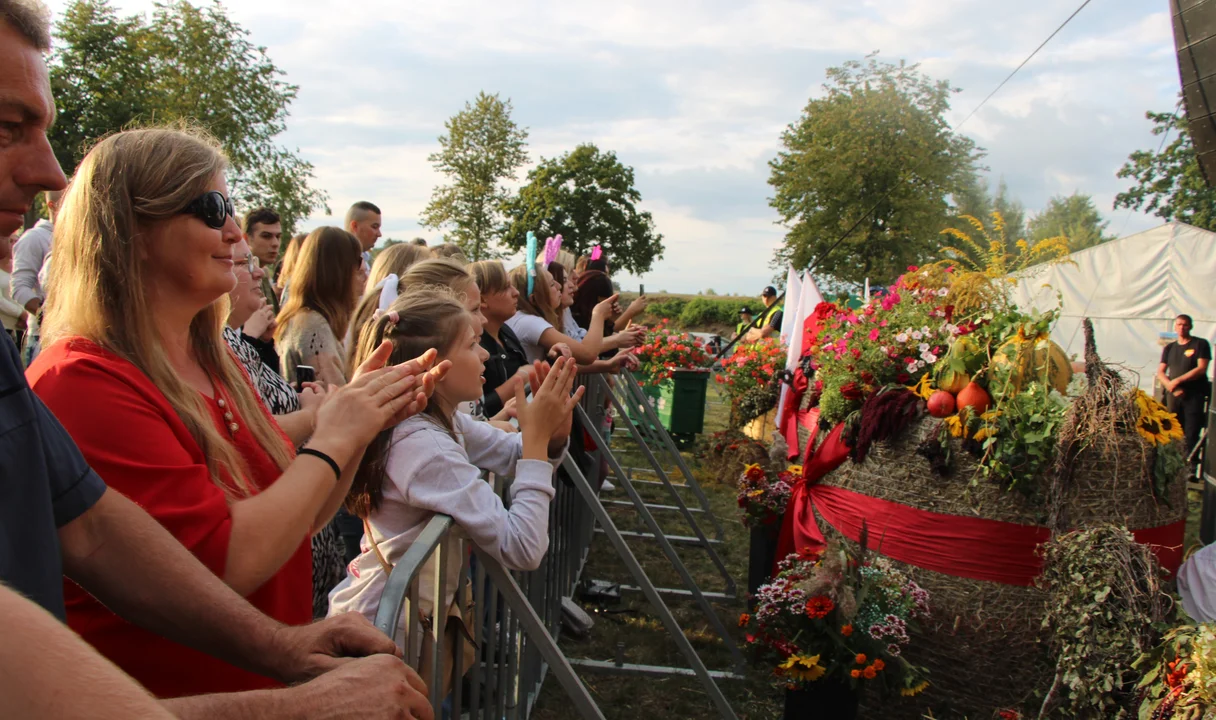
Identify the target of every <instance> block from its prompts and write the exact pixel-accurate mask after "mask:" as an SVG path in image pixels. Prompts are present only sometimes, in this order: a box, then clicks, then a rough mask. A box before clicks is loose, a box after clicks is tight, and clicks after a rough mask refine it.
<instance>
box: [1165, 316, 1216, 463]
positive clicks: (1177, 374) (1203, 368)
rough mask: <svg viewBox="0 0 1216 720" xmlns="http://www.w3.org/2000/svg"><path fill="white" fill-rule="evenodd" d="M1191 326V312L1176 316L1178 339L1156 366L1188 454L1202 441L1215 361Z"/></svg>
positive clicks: (1208, 348)
mask: <svg viewBox="0 0 1216 720" xmlns="http://www.w3.org/2000/svg"><path fill="white" fill-rule="evenodd" d="M1192 327H1194V323H1193V322H1192V321H1191V316H1190V315H1179V316H1178V317H1177V318H1175V319H1174V330H1175V331H1177V333H1178V340H1177V341H1175V342H1172V343H1170V344H1169V345H1166V346H1165V349H1164V350H1163V351H1162V352H1161V365H1160V367H1158V369H1157V380H1158V381H1160V382H1161V386H1162V387H1163V388H1165V405H1166V407H1167V408H1168V409H1169V411H1170V412H1172V413H1174V414H1175V415H1177V416H1178V422H1180V423H1181V424H1182V431H1183V433H1185V434H1186V452H1187V454H1188V455H1189V454H1190V452H1191V450H1193V449H1194V447H1195V444H1196V443H1198V442H1199V433H1200V431H1202V430H1203V426H1204V424H1205V422H1206V418H1205V417H1204V405H1205V404H1206V403H1207V399H1208V395H1209V394H1210V393H1211V386H1210V385H1209V383H1208V363H1210V362H1211V361H1212V347H1211V345H1209V344H1208V341H1207V340H1204V339H1203V338H1197V337H1192V336H1191V328H1192Z"/></svg>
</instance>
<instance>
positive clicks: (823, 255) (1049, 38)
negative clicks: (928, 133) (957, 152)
mask: <svg viewBox="0 0 1216 720" xmlns="http://www.w3.org/2000/svg"><path fill="white" fill-rule="evenodd" d="M1091 2H1093V0H1084V2H1082V3H1081V4H1080V6H1078V7H1077V9H1076V10H1073V12H1072V14H1071V15H1069V16H1068V17H1067V18H1066V19H1065V20H1064V22H1062V23H1060V26H1059V27H1057V28H1056V29H1055V30H1054V31H1052V33H1051V34H1050V35H1048V36H1047V39H1046V40H1044V41H1043V42H1041V43H1039V46H1038V47H1036V48H1035V49H1034V51H1033V52H1031V53H1030V54H1029V55H1027V56H1026V59H1025V60H1023V61H1022V62H1021V63H1019V64H1018V66H1017V67H1016V68H1014V69H1013V72H1011V73H1009V75H1007V76H1006V77H1005V79H1004V80H1002V81H1001V82H1000V84H999V85H997V86H996V87H995V88H993V90H992V92H990V93H988V96H987V97H985V98H984V99H983V100H981V101H980V104H979V105H976V106H975V109H973V110H972V111H971V112H970V113H968V114H967V116H966V117H964V118H963V119H962V120H960V121H959V122H958V124H956V125H955V126H954V127H952V128H951V132H958V130H959V128H961V127H962V126H963V125H964V124H965V123H966V122H967V121H968V120H970V119H971V118H973V117H975V114H976V113H978V112H979V111H980V109H981V108H983V107H984V105H986V104H987V103H988V101H989V100H991V99H992V98H993V96H995V95H996V94H997V93H998V92H1000V91H1001V88H1003V87H1005V85H1006V84H1008V83H1009V81H1010V80H1012V79H1013V76H1014V75H1017V74H1018V71H1020V70H1021V69H1022V68H1024V67H1026V64H1027V63H1029V62H1030V61H1031V60H1033V59H1034V56H1035V55H1038V54H1039V51H1040V50H1042V49H1043V48H1044V47H1046V45H1047V43H1049V42H1051V41H1052V39H1053V38H1055V36H1056V35H1059V34H1060V31H1061V30H1063V29H1064V28H1065V27H1066V26H1067V25H1068V23H1070V22H1072V20H1073V18H1075V17H1076V16H1077V15H1078V14H1080V12H1081V11H1082V10H1084V9H1085V6H1086V5H1089V4H1090V3H1091ZM925 162H926V161H925V160H922V161H921V162H920V163H919V164H917V165H916V166H915V167H914V168H913V169H912V173H910V174H912V175H915V174H916V172H917V171H919V170H920V168H921V166H922V165H924V163H925ZM899 185H900V183H893V184H892V186H891V188H890V189H889V190H887V192H886V193H885V194H884V195H883V196H882V197H881V198H879V200H878V202H876V203H874V205H873V206H872V207H871V208H870V209H869V210H867V211H866V212H864V213H863V214H862V215H861V217H859V218H857V222H855V223H853V225H852V226H850V227H849V229H848V230H846V231H844V233H843V234H842V235H841V236H840V237H839V238H837V239H836V241H835V242H833V243H832V244H831V245H830V246H828V249H827V250H824V251H823V252H822V253H820V254H819V256H818V257H817V258H815V259H814V260H812V261H811V263H810V264H808V265H807V266H806V272H808V273H809V272H812V271H813V270H814V269H815V268H816V267H818V266H819V264H820V263H822V262H823V261H824V260H826V259H827V257H828V255H831V254H832V251H834V250H835V249H836V248H838V247H840V245H841V243H843V242H844V241H845V240H847V239H849V236H850V235H852V234H853V231H854V230H856V229H857V228H858V227H860V226H861V224H862V223H863V222H865V221H866V220H868V219H869V217H870V216H871V215H873V214H874V212H875V211H876V210H878V208H879V206H881V205H882V204H883V203H884V202H886V201H887V200H888V199H889V198H890V197H891V194H892V193H894V192H895V188H896V187H898V186H899ZM784 299H785V293H784V292H783V293H781V295H780V296H778V298H777V300H776V301H775V302H781V301H782V300H784ZM759 319H760V317H759V316H757V317H756V318H755V319H753V320H752V324H751V325H749V326H748V327H746V328H744V329H743V330H742V332H740V333H739V334H738V335H736V336H735V339H733V340H731V341H730V342H729V343H728V344H727V345H726V347H724V348H722V350H720V351H719V352H718V354H717V355H716V356H715V357H714V360H713V362H715V363H716V362H717V361H718V360H719V359H721V358H722V356H723V355H725V354H726V353H727V351H729V350H730V349H731V348H732V347H734V346H735V344H736V343H737V342H739V338H741V337H743V335H744V334H746V333H747V332H748V330H750V329H751V328H752V325H755V324H756V322H757V321H758V320H759Z"/></svg>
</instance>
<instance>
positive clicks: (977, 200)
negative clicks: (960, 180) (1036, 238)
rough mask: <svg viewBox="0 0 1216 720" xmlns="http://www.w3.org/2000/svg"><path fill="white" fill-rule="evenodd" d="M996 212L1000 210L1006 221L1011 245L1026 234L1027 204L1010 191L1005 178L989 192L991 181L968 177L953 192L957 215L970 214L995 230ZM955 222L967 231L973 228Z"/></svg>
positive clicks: (976, 176)
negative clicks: (994, 189)
mask: <svg viewBox="0 0 1216 720" xmlns="http://www.w3.org/2000/svg"><path fill="white" fill-rule="evenodd" d="M994 212H995V213H1000V216H1001V219H1002V220H1004V222H1005V239H1006V241H1007V242H1008V243H1009V245H1010V246H1013V245H1014V244H1016V243H1017V241H1018V240H1021V239H1023V238H1024V237H1025V236H1026V233H1027V227H1026V206H1025V205H1023V204H1022V201H1020V200H1018V199H1017V198H1015V197H1013V195H1011V194H1010V192H1009V186H1008V185H1006V184H1005V178H1001V179H1000V180H999V181H998V182H997V186H996V194H993V193H991V192H990V189H989V186H988V182H987V181H986V180H984V179H983V178H981V177H980V176H978V175H975V176H973V177H971V178H968V179H967V180H965V181H964V185H963V188H962V189H961V190H960V191H956V192H955V193H954V209H953V213H954V214H955V215H956V216H958V215H970V216H971V217H974V218H976V219H978V220H980V221H981V222H983V223H984V225H985V226H987V227H988V228H989V230H992V229H993V228H992V225H993V218H992V213H994ZM954 224H955V225H957V226H958V227H959V229H960V230H963V231H964V232H970V231H971V229H972V228H971V225H970V224H969V223H966V222H960V221H958V220H956V221H955V223H954Z"/></svg>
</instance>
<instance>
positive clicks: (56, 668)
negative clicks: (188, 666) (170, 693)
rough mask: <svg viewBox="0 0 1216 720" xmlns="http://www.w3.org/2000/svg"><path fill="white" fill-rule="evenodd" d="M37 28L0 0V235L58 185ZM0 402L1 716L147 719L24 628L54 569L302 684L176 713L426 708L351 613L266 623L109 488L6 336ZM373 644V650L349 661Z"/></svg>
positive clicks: (33, 11) (175, 636)
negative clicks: (300, 623)
mask: <svg viewBox="0 0 1216 720" xmlns="http://www.w3.org/2000/svg"><path fill="white" fill-rule="evenodd" d="M49 26H50V21H49V13H48V12H47V11H46V9H45V7H43V6H42V5H41V4H40V3H38V2H36V0H0V120H4V121H5V122H6V123H7V126H11V127H7V128H6V129H5V137H6V141H5V142H3V143H0V236H6V235H8V234H9V233H11V232H12V231H13V230H15V229H16V228H17V227H18V226H19V225H20V223H21V222H22V217H23V215H24V214H25V212H26V211H27V210H28V209H29V207H30V204H31V203H32V202H33V200H34V198H35V197H36V196H37V194H38V193H39V192H41V191H46V190H62V189H63V188H64V186H65V185H66V184H67V180H66V178H64V176H63V171H62V170H61V169H60V168H59V163H58V161H57V160H56V159H55V154H54V153H53V152H52V150H51V146H50V143H49V141H48V139H47V134H46V133H47V129H48V128H49V127H50V125H51V122H52V120H53V119H54V115H55V105H54V101H53V99H52V97H51V84H50V78H49V75H48V73H47V68H46V62H45V59H44V57H43V54H44V53H46V52H48V51H49V48H50V27H49ZM101 180H102V181H105V180H108V179H107V178H102V179H101ZM0 398H3V402H2V403H0V428H4V429H3V431H2V432H0V477H3V481H0V584H3V585H4V586H5V588H6V589H4V590H3V592H0V638H3V641H0V646H3V647H4V649H5V650H7V652H0V678H3V680H0V708H4V710H0V713H3V714H6V715H10V714H12V715H16V716H19V717H54V718H84V717H88V718H97V719H99V720H110V719H111V718H113V719H117V718H127V717H137V716H138V717H155V709H154V708H150V707H149V703H150V701H151V697H150V696H149V695H148V694H147V692H146V691H145V690H143V689H142V688H140V687H139V686H138V684H136V683H135V681H133V680H131V678H130V677H128V676H126V675H124V674H123V673H122V672H121V671H119V670H118V669H117V668H115V667H114V666H113V664H111V663H107V662H105V661H103V660H102V659H101V658H100V657H99V656H97V655H96V653H95V652H94V651H92V650H90V649H88V648H86V647H84V644H83V643H80V642H75V643H73V642H72V640H71V639H70V638H71V636H70V634H69V633H70V631H69V630H67V628H63V632H53V633H51V636H48V637H47V638H46V640H47V641H46V642H45V643H44V642H41V641H39V640H38V639H35V638H30V632H29V631H30V630H31V629H32V628H34V627H39V626H46V624H47V622H48V620H49V617H48V613H49V614H50V616H53V617H54V618H56V619H57V620H58V621H59V622H60V623H62V621H63V620H64V617H65V614H66V612H65V608H64V599H63V581H64V576H66V577H68V578H70V579H71V580H72V581H74V582H76V583H78V584H79V585H80V586H81V587H83V588H84V589H85V590H87V591H88V592H89V593H91V594H92V595H93V596H94V597H96V598H98V599H99V600H100V601H101V602H103V603H104V604H105V605H106V606H107V607H109V608H110V609H111V610H112V611H113V612H115V613H117V614H118V615H119V616H121V617H124V618H127V619H128V620H130V621H131V622H134V623H136V624H138V625H140V626H141V627H143V628H145V629H147V630H150V631H152V632H155V633H159V634H161V635H164V636H165V637H167V638H169V639H171V640H174V641H175V642H179V643H182V644H185V645H187V646H190V647H193V648H195V649H197V650H200V651H202V652H207V653H210V654H212V655H215V656H216V657H219V658H221V659H224V660H226V661H228V662H231V663H233V664H236V665H239V666H241V667H243V668H245V669H247V670H250V671H253V672H259V673H262V674H265V675H267V676H268V677H274V678H277V679H279V680H281V681H283V682H285V683H295V682H302V681H307V682H303V684H301V685H297V686H295V687H290V688H285V689H275V690H260V691H253V692H245V693H231V694H219V695H206V696H200V697H190V698H175V699H171V700H162V701H161V707H162V708H164V709H166V710H168V711H170V712H172V713H174V714H176V715H177V716H178V717H185V718H216V717H223V718H246V717H310V716H314V715H316V716H326V717H329V716H333V715H334V713H336V712H338V711H339V710H341V711H346V710H347V709H348V708H349V705H350V703H351V702H352V698H353V699H355V701H356V702H357V703H358V706H359V710H360V713H361V717H378V718H386V717H410V718H426V719H428V720H429V719H430V718H431V717H432V714H431V710H430V706H429V704H428V703H427V701H426V697H425V688H424V687H423V686H422V681H421V680H420V679H419V678H418V676H417V674H416V673H414V672H413V671H412V670H409V669H408V668H407V667H406V665H405V664H404V663H402V662H401V661H400V660H398V659H396V658H393V657H391V656H390V655H385V654H383V653H393V652H394V651H395V650H396V648H395V646H394V645H393V643H392V641H390V640H388V639H387V638H385V637H384V636H383V635H381V634H380V633H379V632H378V631H377V630H375V628H373V627H372V626H371V624H370V623H368V622H367V621H366V620H365V619H363V618H362V617H354V616H349V617H347V618H333V619H330V620H327V621H322V622H318V623H314V624H312V625H308V626H304V627H287V626H284V625H281V624H279V623H277V622H275V621H274V620H272V619H270V618H268V617H267V616H265V615H263V614H262V613H261V612H259V611H258V610H257V609H256V608H254V607H253V606H252V605H250V604H249V603H248V602H247V601H246V600H245V599H244V598H241V597H240V596H239V595H237V594H236V593H235V592H234V591H233V590H232V589H231V588H229V587H228V586H227V585H225V584H224V583H223V581H222V580H220V578H218V577H216V576H215V575H214V574H213V573H212V572H211V571H210V570H208V569H207V568H206V567H204V566H203V565H202V563H200V562H199V561H198V559H197V558H195V557H194V555H192V554H191V553H190V552H189V551H188V550H186V549H185V548H184V547H182V545H181V544H180V543H179V542H177V540H176V539H175V538H174V537H173V536H172V535H170V534H169V533H168V531H167V530H165V528H164V527H163V526H161V524H160V523H158V522H157V521H156V520H154V519H153V518H152V517H151V516H150V515H148V513H146V512H145V511H144V510H142V509H141V508H140V507H139V506H138V505H136V504H135V503H133V502H131V501H130V500H128V499H126V498H125V497H123V496H122V495H121V494H120V493H118V492H115V491H110V490H108V489H107V488H106V485H105V483H104V481H103V480H102V479H101V478H100V477H99V476H98V475H97V473H95V472H94V471H93V470H92V469H91V468H90V467H89V466H88V464H87V463H86V462H85V460H84V457H83V456H82V455H81V453H80V450H79V449H78V448H77V447H76V444H75V443H74V442H73V441H72V438H71V437H70V436H69V435H68V433H67V432H66V431H65V430H64V429H63V426H62V425H60V424H59V422H58V421H57V420H56V419H55V416H54V415H53V414H51V412H50V411H49V410H47V409H46V406H45V405H43V404H42V401H41V400H39V399H38V396H37V395H35V394H34V392H33V391H32V390H31V389H30V386H29V384H28V383H27V382H26V380H25V375H24V373H23V372H22V369H21V365H20V361H19V358H18V355H17V349H16V347H15V346H14V345H13V343H12V341H11V340H9V339H8V336H7V335H4V336H3V337H0ZM97 421H98V422H105V421H106V419H105V418H104V417H103V418H98V419H97ZM7 588H11V589H12V590H14V591H15V593H10V592H8V589H7ZM31 603H34V604H37V605H38V606H41V607H42V608H43V610H44V611H45V612H40V611H37V610H36V609H35V608H33V607H32V606H31ZM61 627H62V626H61ZM77 640H78V638H77ZM13 650H19V651H18V652H13ZM373 653H381V655H379V656H376V657H363V658H359V659H348V658H349V657H351V656H359V655H371V654H373ZM65 668H68V669H71V670H76V671H79V672H78V673H76V674H74V675H73V677H72V683H73V684H72V686H71V687H68V686H67V685H65V684H64V677H63V676H61V673H62V672H63V671H64V669H65ZM310 678H312V679H310Z"/></svg>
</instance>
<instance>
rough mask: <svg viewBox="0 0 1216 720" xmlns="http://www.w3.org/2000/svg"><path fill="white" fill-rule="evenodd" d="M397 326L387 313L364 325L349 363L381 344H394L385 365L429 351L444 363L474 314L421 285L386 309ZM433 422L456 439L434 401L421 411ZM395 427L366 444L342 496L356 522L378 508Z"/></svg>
mask: <svg viewBox="0 0 1216 720" xmlns="http://www.w3.org/2000/svg"><path fill="white" fill-rule="evenodd" d="M390 311H391V312H395V313H396V315H395V317H396V318H398V319H397V322H393V320H392V317H393V316H390V314H388V313H386V314H384V315H381V316H380V317H377V318H375V319H374V320H373V321H372V322H369V323H367V324H366V325H364V326H363V327H362V329H361V332H360V333H359V340H358V342H357V343H355V348H356V351H355V355H354V358H353V362H355V363H356V364H359V363H362V362H364V361H365V360H367V358H368V357H369V356H370V355H371V354H372V353H373V352H375V350H376V348H378V347H380V345H381V343H383V342H384V341H385V340H391V341H392V343H393V352H392V354H391V355H389V359H388V364H389V365H394V364H397V363H403V362H406V361H407V360H412V359H414V358H416V357H418V356H419V355H422V354H423V353H425V352H426V351H427V350H430V349H431V348H435V349H436V350H438V351H439V359H441V360H442V359H443V358H444V357H446V356H447V355H448V353H450V352H451V351H452V348H453V347H454V346H455V344H456V343H457V342H459V341H460V340H461V339H462V335H461V333H462V331H463V330H464V328H465V327H467V326H468V323H469V322H471V320H472V315H471V314H470V313H469V312H468V311H467V310H465V309H464V306H463V305H462V304H461V303H460V301H459V300H458V299H457V298H456V297H455V295H454V294H453V293H452V292H450V291H449V290H448V289H447V288H444V287H438V286H431V285H422V286H418V287H416V288H414V289H412V290H410V291H407V292H406V293H405V294H404V295H401V296H400V297H398V298H397V299H396V300H395V301H393V304H392V306H391V307H390ZM423 413H425V414H426V415H427V416H428V417H429V418H430V419H431V420H432V421H433V422H435V423H436V424H437V425H439V426H440V427H442V428H443V429H444V430H446V431H447V432H448V433H449V434H450V435H452V436H453V437H455V428H454V426H453V424H452V420H451V418H450V417H448V416H447V415H445V414H444V411H443V410H442V409H441V408H440V407H439V404H438V403H436V402H433V401H432V402H429V403H427V406H426V409H425V410H423ZM392 436H393V428H389V429H387V430H384V431H382V432H381V433H380V434H378V435H377V436H376V438H375V439H374V440H372V441H371V443H369V444H368V446H367V450H366V451H365V452H364V453H363V460H362V461H360V463H359V469H358V470H357V471H356V472H355V479H354V482H353V483H352V484H351V489H350V494H348V495H347V497H346V508H347V510H349V511H350V512H351V513H353V514H354V515H356V516H358V517H367V515H368V513H370V512H371V511H373V510H375V509H377V508H378V507H380V500H381V498H382V497H383V495H382V492H383V491H382V488H383V486H384V482H385V480H387V478H388V475H387V472H386V461H387V460H388V452H389V446H390V444H391V442H392Z"/></svg>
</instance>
